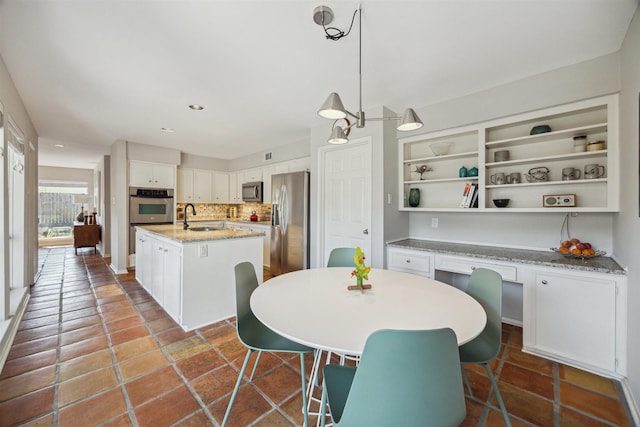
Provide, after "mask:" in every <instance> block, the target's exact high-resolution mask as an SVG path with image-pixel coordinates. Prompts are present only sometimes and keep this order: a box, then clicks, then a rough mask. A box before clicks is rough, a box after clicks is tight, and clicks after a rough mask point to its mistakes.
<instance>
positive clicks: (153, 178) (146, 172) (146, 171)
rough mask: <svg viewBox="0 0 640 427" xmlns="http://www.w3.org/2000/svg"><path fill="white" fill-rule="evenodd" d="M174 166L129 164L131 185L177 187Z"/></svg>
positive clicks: (134, 162)
mask: <svg viewBox="0 0 640 427" xmlns="http://www.w3.org/2000/svg"><path fill="white" fill-rule="evenodd" d="M175 170H176V167H175V166H173V165H165V164H160V163H147V162H136V161H131V162H129V185H130V186H132V187H158V188H174V187H175V179H174V176H175Z"/></svg>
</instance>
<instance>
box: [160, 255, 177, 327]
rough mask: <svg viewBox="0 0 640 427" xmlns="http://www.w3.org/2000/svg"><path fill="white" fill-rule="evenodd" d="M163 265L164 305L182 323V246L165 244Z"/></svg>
mask: <svg viewBox="0 0 640 427" xmlns="http://www.w3.org/2000/svg"><path fill="white" fill-rule="evenodd" d="M163 251H164V253H163V255H164V257H163V258H164V265H163V272H164V277H163V282H164V283H163V289H164V293H163V296H162V301H163V303H162V306H163V307H164V309H165V310H166V311H167V313H169V315H170V316H171V317H172V318H173V319H174V320H176V321H177V322H178V323H180V319H182V248H181V247H180V246H179V245H169V244H165V245H164V249H163Z"/></svg>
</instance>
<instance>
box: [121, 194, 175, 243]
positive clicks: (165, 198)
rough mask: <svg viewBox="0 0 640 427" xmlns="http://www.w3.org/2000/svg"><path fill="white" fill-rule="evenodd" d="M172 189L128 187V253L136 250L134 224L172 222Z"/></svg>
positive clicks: (173, 209)
mask: <svg viewBox="0 0 640 427" xmlns="http://www.w3.org/2000/svg"><path fill="white" fill-rule="evenodd" d="M174 211H175V206H174V203H173V189H171V188H168V189H161V188H138V187H129V254H133V253H135V252H136V228H135V226H136V225H150V224H172V223H173V215H174Z"/></svg>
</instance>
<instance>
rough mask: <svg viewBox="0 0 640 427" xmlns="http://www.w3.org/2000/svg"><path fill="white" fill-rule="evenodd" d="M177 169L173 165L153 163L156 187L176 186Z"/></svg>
mask: <svg viewBox="0 0 640 427" xmlns="http://www.w3.org/2000/svg"><path fill="white" fill-rule="evenodd" d="M175 170H176V167H175V166H172V165H161V164H154V165H153V183H154V186H155V187H161V188H174V187H175V178H174V177H175Z"/></svg>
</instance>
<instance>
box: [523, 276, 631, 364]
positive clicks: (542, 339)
mask: <svg viewBox="0 0 640 427" xmlns="http://www.w3.org/2000/svg"><path fill="white" fill-rule="evenodd" d="M624 295H626V288H625V286H624V279H623V278H622V277H616V276H613V275H605V274H596V273H583V272H575V271H567V272H564V271H558V270H557V269H546V268H539V269H538V268H532V269H531V271H530V279H529V280H527V281H526V282H525V313H524V315H525V325H526V326H527V327H526V328H525V329H524V331H523V332H524V333H523V344H524V349H525V350H527V351H530V352H533V353H538V354H540V355H548V356H552V357H554V358H557V359H559V360H561V361H566V362H567V363H570V364H576V363H577V364H579V365H581V366H584V367H585V368H587V369H590V370H595V371H598V372H604V373H612V372H618V373H620V374H624V373H625V372H626V366H625V365H626V364H625V363H624V353H625V349H624V348H623V346H622V344H621V343H622V342H624V334H626V328H625V327H624V324H625V323H624V317H625V310H624V304H623V301H624V299H623V296H624Z"/></svg>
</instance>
